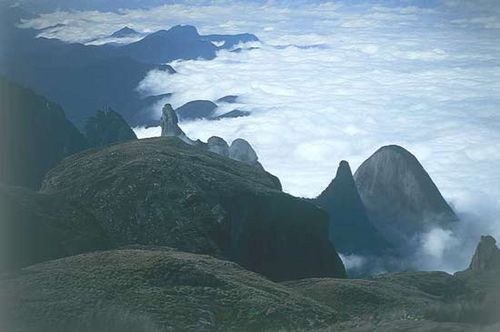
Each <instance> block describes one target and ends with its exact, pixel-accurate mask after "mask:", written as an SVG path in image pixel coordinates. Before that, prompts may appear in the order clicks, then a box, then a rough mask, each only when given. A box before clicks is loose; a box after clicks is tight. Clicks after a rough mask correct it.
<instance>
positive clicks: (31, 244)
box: [0, 184, 110, 271]
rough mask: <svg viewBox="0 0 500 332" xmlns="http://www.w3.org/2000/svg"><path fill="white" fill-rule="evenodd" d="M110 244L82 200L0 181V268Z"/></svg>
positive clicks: (16, 266)
mask: <svg viewBox="0 0 500 332" xmlns="http://www.w3.org/2000/svg"><path fill="white" fill-rule="evenodd" d="M109 246H110V241H109V239H108V238H107V237H106V236H105V235H104V232H103V230H102V228H101V227H100V226H99V225H98V223H97V222H96V220H95V218H94V217H93V216H92V214H90V213H89V212H88V211H87V210H86V209H85V207H84V206H82V205H81V204H79V203H75V202H70V201H68V200H66V198H65V197H63V196H62V195H45V194H39V193H36V192H32V191H30V190H27V189H22V188H19V187H9V186H5V185H2V184H0V271H5V270H10V269H15V268H19V267H22V266H27V265H31V264H34V263H37V262H41V261H46V260H49V259H54V258H59V257H64V256H69V255H74V254H78V253H82V252H85V251H89V250H96V249H104V248H108V247H109Z"/></svg>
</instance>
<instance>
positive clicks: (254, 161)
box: [229, 138, 262, 167]
mask: <svg viewBox="0 0 500 332" xmlns="http://www.w3.org/2000/svg"><path fill="white" fill-rule="evenodd" d="M229 158H231V159H234V160H238V161H241V162H243V163H246V164H249V165H252V166H258V167H262V166H260V163H259V158H258V157H257V153H255V150H254V149H253V148H252V146H251V145H250V143H248V142H247V141H246V140H244V139H242V138H237V139H235V140H234V141H233V142H232V143H231V146H230V147H229Z"/></svg>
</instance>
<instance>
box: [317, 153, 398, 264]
mask: <svg viewBox="0 0 500 332" xmlns="http://www.w3.org/2000/svg"><path fill="white" fill-rule="evenodd" d="M315 203H316V204H318V205H319V206H321V207H322V208H324V209H325V210H326V211H327V212H328V214H329V216H330V232H329V234H330V235H329V237H330V240H331V241H332V242H333V243H334V244H335V247H336V248H337V250H338V251H339V252H341V253H343V254H353V253H355V254H362V255H367V254H369V255H377V254H380V253H382V252H383V251H384V250H386V249H388V248H389V247H390V246H389V244H388V243H387V241H386V240H385V239H384V238H383V237H382V236H381V235H380V233H379V232H378V231H377V230H376V229H375V227H374V226H373V225H372V224H371V223H370V220H369V219H368V216H367V215H366V210H365V207H364V205H363V203H362V202H361V198H360V197H359V193H358V190H357V188H356V184H355V183H354V179H353V177H352V173H351V168H350V167H349V164H348V163H347V161H341V162H340V164H339V167H338V169H337V174H336V175H335V178H334V179H333V180H332V182H331V183H330V184H329V185H328V187H327V188H326V189H325V190H324V191H323V192H322V193H321V194H320V195H319V196H318V197H317V198H316V199H315Z"/></svg>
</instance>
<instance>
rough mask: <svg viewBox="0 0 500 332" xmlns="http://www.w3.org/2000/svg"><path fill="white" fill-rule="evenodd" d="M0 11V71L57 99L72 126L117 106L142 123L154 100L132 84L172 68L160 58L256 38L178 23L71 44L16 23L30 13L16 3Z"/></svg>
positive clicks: (194, 54) (211, 53)
mask: <svg viewBox="0 0 500 332" xmlns="http://www.w3.org/2000/svg"><path fill="white" fill-rule="evenodd" d="M0 12H1V14H0V15H1V17H0V18H1V20H0V29H1V31H0V42H1V44H2V46H3V47H2V48H1V49H0V74H2V75H4V76H5V77H6V78H8V79H11V80H13V81H15V82H18V83H20V84H22V85H23V86H25V87H28V88H31V89H33V90H34V91H35V92H37V93H39V94H41V95H43V96H45V97H47V98H49V99H51V100H53V101H55V102H57V103H58V104H60V105H61V106H62V107H63V108H64V109H65V110H66V114H67V116H68V118H69V119H70V120H71V121H72V122H74V123H75V125H77V126H78V127H82V126H83V125H84V123H85V121H86V120H87V118H88V117H89V116H90V115H92V114H93V113H94V112H95V111H97V110H98V109H103V108H108V107H111V108H113V109H115V110H119V113H120V114H121V115H122V116H123V117H124V118H125V119H126V121H127V122H129V123H130V124H131V125H134V126H135V125H143V124H145V123H148V121H150V120H151V118H150V117H151V115H150V114H151V107H153V106H154V105H155V104H156V102H157V100H152V99H151V98H145V96H142V95H141V94H139V92H137V90H136V89H137V86H138V85H139V83H140V82H141V81H142V80H143V79H144V77H145V76H146V74H147V73H148V72H150V71H151V70H162V71H167V72H169V73H175V70H174V69H173V68H172V67H170V66H168V65H165V63H167V62H170V61H172V60H181V59H182V60H189V59H198V58H205V59H213V58H214V57H215V56H216V52H217V51H218V50H221V49H231V48H232V47H234V46H235V45H237V44H239V43H244V42H249V41H257V40H258V39H257V37H255V36H254V35H251V34H240V35H207V36H202V35H200V34H199V33H198V31H197V30H196V28H195V27H193V26H189V25H182V26H174V27H172V28H171V29H169V30H160V31H157V32H154V33H151V34H148V35H147V36H145V37H144V38H142V39H141V40H139V41H136V42H133V43H130V44H126V45H114V44H105V45H98V46H96V45H83V44H71V43H65V42H63V41H60V40H56V39H47V38H43V37H37V34H38V32H37V31H35V30H32V29H20V28H18V27H17V24H18V23H19V22H20V20H21V19H26V18H32V17H33V15H32V14H30V13H28V12H26V11H23V10H22V9H21V8H20V7H14V8H11V7H7V8H3V7H2V8H1V10H0ZM121 31H122V32H123V29H122V30H121ZM214 42H219V44H220V46H215V44H214ZM165 93H168V91H165ZM159 97H160V98H161V97H162V96H159Z"/></svg>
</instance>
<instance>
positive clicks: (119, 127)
mask: <svg viewBox="0 0 500 332" xmlns="http://www.w3.org/2000/svg"><path fill="white" fill-rule="evenodd" d="M85 137H86V139H87V143H88V145H89V146H90V147H102V146H105V145H108V144H113V143H120V142H126V141H130V140H134V139H137V136H136V135H135V133H134V131H133V130H132V129H131V128H130V126H129V125H128V124H127V122H126V121H125V120H124V119H123V117H122V116H121V115H120V114H118V113H117V112H115V111H113V110H112V109H107V110H104V111H98V112H97V113H96V114H95V115H94V116H91V117H90V118H88V120H87V123H86V124H85Z"/></svg>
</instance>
